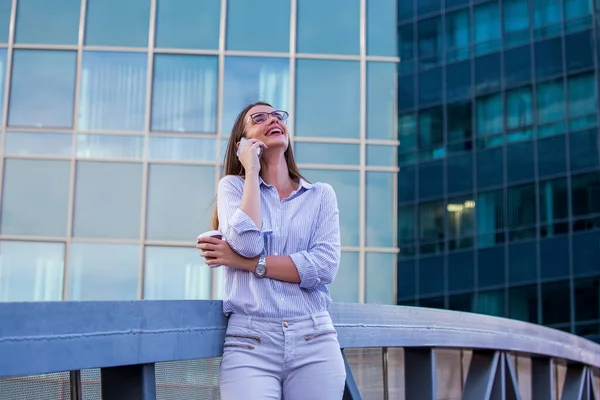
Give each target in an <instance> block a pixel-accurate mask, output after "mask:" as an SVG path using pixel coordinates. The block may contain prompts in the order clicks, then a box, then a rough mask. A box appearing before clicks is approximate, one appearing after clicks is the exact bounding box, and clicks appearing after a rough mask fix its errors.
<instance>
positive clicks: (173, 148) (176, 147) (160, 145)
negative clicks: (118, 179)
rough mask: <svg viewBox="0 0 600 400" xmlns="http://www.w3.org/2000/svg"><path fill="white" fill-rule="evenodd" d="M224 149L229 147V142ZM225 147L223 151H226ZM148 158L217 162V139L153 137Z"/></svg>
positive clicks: (151, 137) (149, 145)
mask: <svg viewBox="0 0 600 400" xmlns="http://www.w3.org/2000/svg"><path fill="white" fill-rule="evenodd" d="M111 136H113V135H111ZM223 147H225V148H226V147H227V142H226V143H225V145H224V146H223ZM223 147H222V148H221V149H222V150H224V148H223ZM148 158H149V159H150V160H170V161H200V162H203V161H204V162H215V161H216V160H217V140H216V138H190V137H173V136H155V135H152V136H150V140H149V143H148Z"/></svg>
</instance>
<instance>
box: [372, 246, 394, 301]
mask: <svg viewBox="0 0 600 400" xmlns="http://www.w3.org/2000/svg"><path fill="white" fill-rule="evenodd" d="M394 259H395V257H394V254H391V253H367V257H366V267H365V269H366V272H365V302H366V303H371V304H387V305H395V304H396V298H395V296H394V283H395V279H394V278H395V275H396V274H395V269H396V264H395V263H394Z"/></svg>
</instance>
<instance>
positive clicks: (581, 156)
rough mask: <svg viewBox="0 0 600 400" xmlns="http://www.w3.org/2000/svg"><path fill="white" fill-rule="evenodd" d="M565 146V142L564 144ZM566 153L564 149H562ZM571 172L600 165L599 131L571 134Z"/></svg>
mask: <svg viewBox="0 0 600 400" xmlns="http://www.w3.org/2000/svg"><path fill="white" fill-rule="evenodd" d="M563 144H564V142H563ZM561 151H562V152H564V148H563V149H561ZM569 152H570V153H571V171H573V170H582V169H586V168H594V167H598V166H599V165H600V136H599V135H598V130H597V129H595V128H594V129H588V130H585V131H579V132H571V133H570V134H569Z"/></svg>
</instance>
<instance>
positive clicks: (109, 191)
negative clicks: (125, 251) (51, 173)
mask: <svg viewBox="0 0 600 400" xmlns="http://www.w3.org/2000/svg"><path fill="white" fill-rule="evenodd" d="M142 180H143V179H142V164H138V163H115V162H84V161H80V162H78V163H77V174H76V181H75V211H74V213H75V215H74V217H73V220H74V222H73V236H75V237H84V238H111V239H138V238H139V237H140V215H141V203H142V201H141V199H142Z"/></svg>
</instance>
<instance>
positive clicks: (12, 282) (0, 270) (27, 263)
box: [0, 240, 65, 301]
mask: <svg viewBox="0 0 600 400" xmlns="http://www.w3.org/2000/svg"><path fill="white" fill-rule="evenodd" d="M0 254H1V255H2V256H1V257H0V301H52V300H61V299H62V286H63V271H64V264H65V261H64V257H65V245H64V243H38V242H16V241H9V240H5V241H0Z"/></svg>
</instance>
